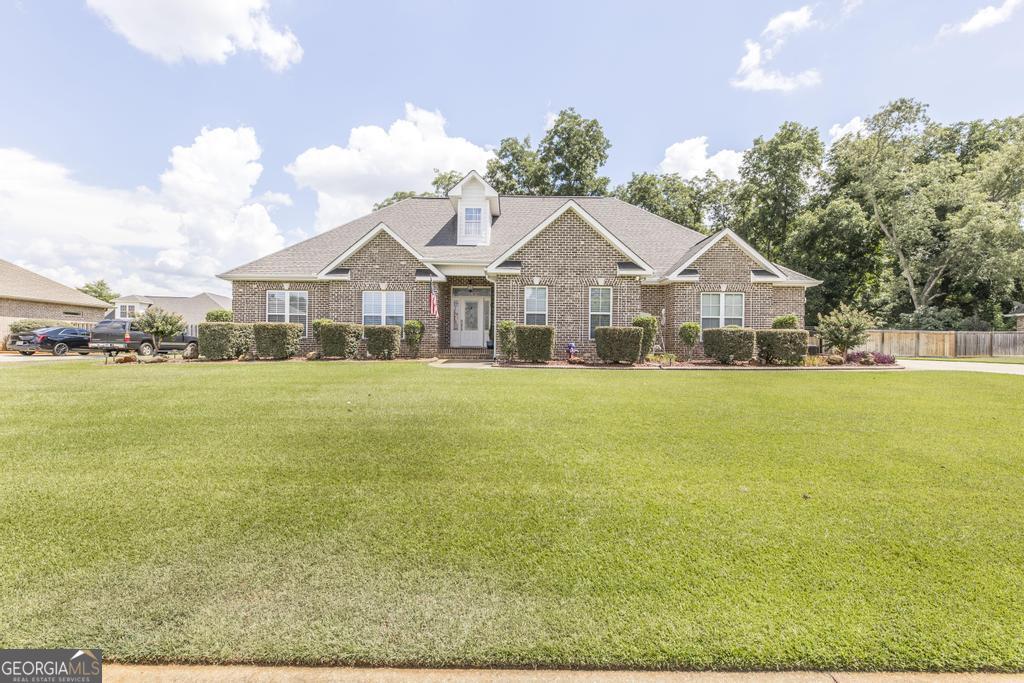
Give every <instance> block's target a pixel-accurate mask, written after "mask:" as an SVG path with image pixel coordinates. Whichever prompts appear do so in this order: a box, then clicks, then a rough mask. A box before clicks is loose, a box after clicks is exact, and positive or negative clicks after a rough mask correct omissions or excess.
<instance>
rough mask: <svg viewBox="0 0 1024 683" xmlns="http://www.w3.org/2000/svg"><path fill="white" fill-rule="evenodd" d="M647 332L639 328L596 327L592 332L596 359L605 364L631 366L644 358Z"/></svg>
mask: <svg viewBox="0 0 1024 683" xmlns="http://www.w3.org/2000/svg"><path fill="white" fill-rule="evenodd" d="M646 336H647V330H646V329H644V328H642V327H640V326H636V327H598V328H597V329H595V330H594V340H595V341H596V342H597V357H598V358H600V359H601V360H603V361H605V362H606V363H629V364H630V365H632V364H633V363H636V362H638V361H640V360H642V359H643V358H646V356H644V355H642V354H643V348H644V338H645V337H646Z"/></svg>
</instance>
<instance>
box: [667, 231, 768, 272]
mask: <svg viewBox="0 0 1024 683" xmlns="http://www.w3.org/2000/svg"><path fill="white" fill-rule="evenodd" d="M723 239H728V240H729V241H731V242H732V243H733V244H735V245H736V246H738V247H739V248H740V249H741V250H742V251H743V252H745V253H746V254H747V255H748V256H749V257H750V258H752V259H753V260H754V261H755V262H757V263H758V264H759V265H760V266H761V267H762V268H763V269H764V270H765V271H767V272H768V273H770V274H771V275H772V276H774V277H777V278H782V279H785V277H786V276H785V275H784V274H783V273H782V271H780V270H779V269H778V267H776V265H775V264H774V263H772V262H771V261H769V260H768V259H766V258H765V257H764V256H762V255H761V252H759V251H758V250H757V249H754V247H752V246H750V245H749V244H747V242H746V241H745V240H744V239H743V238H742V237H740V236H739V235H737V234H736V233H734V232H733V231H732V230H730V229H729V228H725V229H723V230H720V231H718V232H716V233H715V234H714V235H711V236H710V237H708V238H707V239H704V240H701V241H700V242H698V243H697V244H695V245H693V247H691V248H690V249H689V250H688V251H687V252H686V253H685V254H683V257H682V258H681V259H680V260H679V261H678V262H677V263H676V265H674V266H673V267H672V269H671V270H670V271H669V274H668V279H669V280H677V279H684V278H685V277H686V276H684V274H683V271H685V270H687V269H688V268H689V267H690V266H691V265H693V263H694V262H695V261H696V260H697V259H699V258H700V257H701V256H703V255H704V254H706V253H707V252H708V250H709V249H711V247H713V246H715V245H716V244H718V243H719V242H720V241H722V240H723Z"/></svg>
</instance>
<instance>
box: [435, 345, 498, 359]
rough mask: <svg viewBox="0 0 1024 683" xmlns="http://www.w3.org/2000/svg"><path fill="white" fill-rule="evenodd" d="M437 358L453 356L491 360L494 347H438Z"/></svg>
mask: <svg viewBox="0 0 1024 683" xmlns="http://www.w3.org/2000/svg"><path fill="white" fill-rule="evenodd" d="M437 357H438V358H453V359H458V360H492V359H493V358H494V349H480V348H465V349H461V348H448V349H439V350H438V352H437Z"/></svg>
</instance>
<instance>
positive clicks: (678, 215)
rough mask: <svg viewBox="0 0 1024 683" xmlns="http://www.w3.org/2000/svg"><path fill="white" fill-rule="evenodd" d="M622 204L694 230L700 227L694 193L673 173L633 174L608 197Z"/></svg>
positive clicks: (692, 189)
mask: <svg viewBox="0 0 1024 683" xmlns="http://www.w3.org/2000/svg"><path fill="white" fill-rule="evenodd" d="M612 194H613V195H614V196H616V197H618V198H619V199H621V200H622V201H624V202H628V203H630V204H633V205H635V206H639V207H642V208H644V209H647V210H648V211H650V212H651V213H653V214H655V215H658V216H661V217H662V218H667V219H668V220H670V221H674V222H676V223H679V224H680V225H685V226H686V227H689V228H694V229H697V228H698V227H700V224H701V213H700V205H699V203H698V195H697V190H696V189H694V188H693V187H692V186H690V185H689V184H688V183H687V182H686V181H685V180H683V179H682V178H681V177H679V175H678V174H677V173H666V174H664V175H658V174H657V173H634V174H633V176H632V177H631V178H630V179H629V181H628V182H626V183H623V184H622V185H619V186H618V187H616V188H615V190H614V192H613V193H612Z"/></svg>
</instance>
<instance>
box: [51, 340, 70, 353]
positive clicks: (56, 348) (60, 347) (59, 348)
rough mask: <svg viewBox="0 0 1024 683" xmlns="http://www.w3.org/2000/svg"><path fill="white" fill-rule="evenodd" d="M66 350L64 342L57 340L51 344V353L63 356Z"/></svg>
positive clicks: (66, 346)
mask: <svg viewBox="0 0 1024 683" xmlns="http://www.w3.org/2000/svg"><path fill="white" fill-rule="evenodd" d="M67 352H68V345H67V344H65V343H64V342H57V343H56V344H54V345H53V355H55V356H63V355H64V354H65V353H67Z"/></svg>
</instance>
